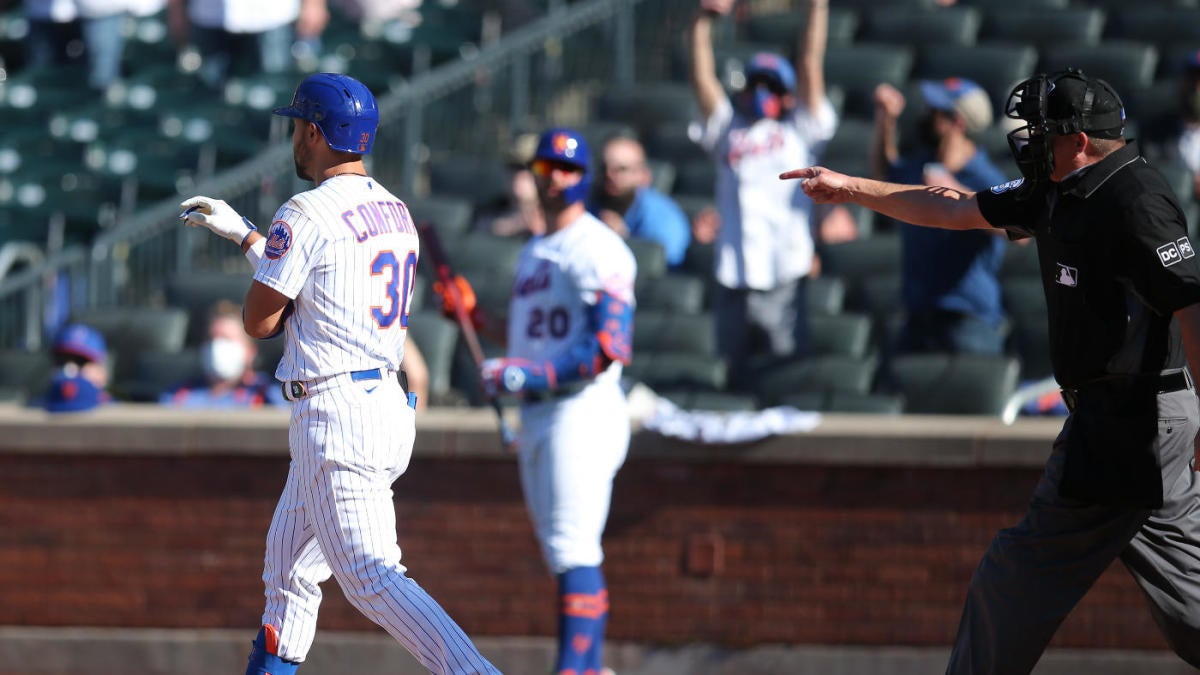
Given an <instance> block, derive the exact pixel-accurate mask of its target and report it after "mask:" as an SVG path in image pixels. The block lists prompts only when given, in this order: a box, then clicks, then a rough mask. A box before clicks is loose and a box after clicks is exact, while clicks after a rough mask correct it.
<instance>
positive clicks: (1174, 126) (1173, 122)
mask: <svg viewBox="0 0 1200 675" xmlns="http://www.w3.org/2000/svg"><path fill="white" fill-rule="evenodd" d="M1176 101H1177V103H1176V108H1175V110H1172V111H1171V112H1170V113H1169V114H1168V115H1166V116H1165V119H1158V120H1151V121H1149V123H1148V124H1145V125H1144V128H1145V133H1146V141H1147V144H1146V145H1147V148H1146V149H1147V152H1146V154H1147V156H1148V157H1152V158H1153V159H1155V160H1157V161H1160V162H1161V161H1178V162H1182V163H1183V165H1184V166H1186V167H1187V168H1188V169H1189V170H1190V171H1191V172H1192V176H1193V178H1195V180H1196V182H1195V193H1194V197H1195V198H1197V199H1200V50H1197V51H1195V52H1192V53H1191V54H1190V55H1189V56H1188V58H1187V61H1186V62H1185V63H1184V71H1183V74H1182V75H1181V76H1180V78H1179V89H1178V98H1177V99H1176ZM1179 197H1180V199H1185V200H1186V199H1187V197H1188V196H1187V195H1179Z"/></svg>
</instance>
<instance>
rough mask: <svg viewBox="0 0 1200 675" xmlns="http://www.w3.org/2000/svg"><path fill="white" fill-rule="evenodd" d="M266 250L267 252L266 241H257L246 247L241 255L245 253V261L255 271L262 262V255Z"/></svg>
mask: <svg viewBox="0 0 1200 675" xmlns="http://www.w3.org/2000/svg"><path fill="white" fill-rule="evenodd" d="M251 234H253V233H251ZM246 236H247V237H249V236H250V234H247V235H246ZM266 250H267V240H266V239H259V240H258V241H256V242H254V243H253V244H250V245H249V246H247V247H246V250H245V251H243V253H245V255H246V260H249V261H250V264H251V265H253V266H254V269H256V270H257V269H258V264H259V263H261V262H262V259H263V254H264V253H265V252H266Z"/></svg>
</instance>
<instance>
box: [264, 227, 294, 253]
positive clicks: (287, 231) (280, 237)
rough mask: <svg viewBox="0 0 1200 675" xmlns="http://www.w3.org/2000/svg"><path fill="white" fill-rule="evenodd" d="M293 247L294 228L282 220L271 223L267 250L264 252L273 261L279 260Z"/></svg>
mask: <svg viewBox="0 0 1200 675" xmlns="http://www.w3.org/2000/svg"><path fill="white" fill-rule="evenodd" d="M291 247H292V226H291V225H288V224H287V223H286V222H284V221H282V220H277V221H275V222H273V223H271V229H270V230H268V231H267V250H266V251H265V252H264V253H265V254H266V256H267V257H268V258H270V259H271V260H279V259H280V258H282V257H283V256H284V254H286V253H287V252H288V249H290V248H291Z"/></svg>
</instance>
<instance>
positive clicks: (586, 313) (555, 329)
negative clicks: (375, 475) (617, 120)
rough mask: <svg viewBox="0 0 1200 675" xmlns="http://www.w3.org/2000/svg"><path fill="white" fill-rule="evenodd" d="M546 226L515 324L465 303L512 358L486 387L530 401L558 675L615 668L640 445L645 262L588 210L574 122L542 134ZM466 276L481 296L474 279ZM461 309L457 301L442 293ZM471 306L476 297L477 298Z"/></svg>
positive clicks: (525, 272)
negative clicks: (616, 509) (631, 490)
mask: <svg viewBox="0 0 1200 675" xmlns="http://www.w3.org/2000/svg"><path fill="white" fill-rule="evenodd" d="M530 169H531V170H532V172H533V175H534V180H535V182H536V183H537V191H538V200H539V203H540V206H541V209H542V211H543V213H544V214H545V220H546V233H545V234H543V235H538V236H536V237H534V238H533V239H531V240H530V241H529V243H528V244H526V245H525V248H524V249H522V251H521V255H520V258H519V259H518V262H517V269H516V277H515V281H514V284H513V293H512V299H511V300H510V303H509V316H508V325H507V330H504V328H505V327H504V326H502V325H499V322H497V321H495V320H494V319H492V318H490V317H488V316H486V315H484V314H483V313H482V312H480V311H478V310H477V308H474V307H466V308H465V309H467V310H468V311H470V312H471V314H472V316H473V317H474V318H475V319H476V322H477V324H479V326H480V328H481V329H482V330H483V331H484V332H485V334H488V335H489V336H490V337H493V338H495V339H497V340H498V341H502V342H507V354H508V356H507V357H506V358H500V359H488V360H486V361H484V362H483V364H482V366H481V378H482V379H483V382H484V384H485V386H487V387H488V388H489V389H491V390H494V391H499V392H508V393H517V394H520V395H521V396H522V397H523V401H522V405H521V431H520V433H519V438H518V444H519V447H520V450H519V452H520V455H519V463H520V468H521V487H522V489H523V490H524V493H525V504H526V506H527V507H528V509H529V514H530V519H531V520H532V521H533V526H534V530H535V533H536V535H537V538H538V542H539V543H540V544H541V547H542V555H543V556H544V557H545V559H546V563H547V565H548V566H549V567H550V569H551V571H553V573H554V574H555V575H556V577H557V579H558V589H559V600H560V605H559V607H560V609H559V623H558V627H559V629H558V638H559V644H558V660H557V663H556V665H555V672H556V673H558V674H559V675H584V674H585V673H586V674H589V675H600V673H602V672H604V670H603V667H604V630H605V625H606V623H607V620H608V589H607V587H606V584H605V581H604V576H603V574H602V573H601V571H600V563H601V561H602V560H603V559H604V554H603V552H602V550H601V546H600V537H601V534H603V532H604V524H605V522H606V521H607V520H608V508H609V503H610V499H611V496H612V483H613V478H614V477H615V476H616V473H617V470H618V469H619V468H620V467H621V464H623V463H624V461H625V453H626V451H627V450H628V449H629V433H630V429H629V411H628V408H627V406H626V401H625V394H624V391H623V390H622V389H621V386H620V378H621V369H622V366H623V364H627V363H629V359H630V357H631V355H632V338H633V308H634V297H633V282H634V277H635V276H636V274H637V264H636V262H635V261H634V257H633V253H632V252H630V250H629V247H628V246H626V245H625V242H624V240H622V239H621V237H620V235H618V234H617V233H616V232H614V231H613V230H611V229H610V228H609V227H608V226H607V225H605V224H604V223H603V222H601V221H600V220H598V219H596V218H595V217H594V216H592V215H591V214H589V213H588V212H587V209H586V207H585V205H584V198H585V197H586V196H587V190H588V180H587V177H588V148H587V144H586V143H585V142H584V140H583V137H582V136H580V135H579V134H578V133H576V132H574V131H572V130H570V129H551V130H549V131H547V132H545V133H543V134H542V136H541V138H540V139H539V142H538V146H537V150H536V151H535V152H534V158H533V161H532V162H531V163H530ZM455 282H456V284H458V285H459V286H460V287H463V290H465V291H467V292H464V293H461V294H459V296H460V297H463V298H473V297H474V293H473V292H471V289H470V287H469V286H468V285H467V284H466V281H465V280H464V279H462V278H461V277H459V278H456V280H455ZM440 294H441V296H442V303H443V309H445V310H446V311H448V312H450V313H453V311H454V310H455V309H456V307H455V305H454V302H455V300H454V297H455V296H453V295H451V294H450V293H448V292H442V293H440ZM466 303H467V304H469V300H466Z"/></svg>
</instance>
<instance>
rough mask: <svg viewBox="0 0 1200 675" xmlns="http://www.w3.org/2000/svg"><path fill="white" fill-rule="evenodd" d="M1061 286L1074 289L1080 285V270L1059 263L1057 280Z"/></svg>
mask: <svg viewBox="0 0 1200 675" xmlns="http://www.w3.org/2000/svg"><path fill="white" fill-rule="evenodd" d="M1055 281H1056V282H1058V284H1059V285H1060V286H1070V287H1071V288H1074V287H1076V286H1078V285H1079V270H1077V269H1075V268H1074V267H1070V266H1067V265H1064V264H1062V263H1058V277H1057V278H1056V279H1055Z"/></svg>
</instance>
